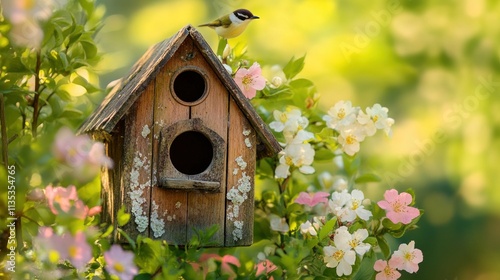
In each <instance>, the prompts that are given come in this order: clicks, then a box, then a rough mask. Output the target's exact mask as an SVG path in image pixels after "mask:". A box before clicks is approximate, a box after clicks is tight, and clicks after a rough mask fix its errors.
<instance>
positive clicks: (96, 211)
mask: <svg viewBox="0 0 500 280" xmlns="http://www.w3.org/2000/svg"><path fill="white" fill-rule="evenodd" d="M101 210H102V207H101V206H94V207H92V208H90V209H89V212H88V213H87V216H89V217H92V216H95V215H97V214H99V213H101Z"/></svg>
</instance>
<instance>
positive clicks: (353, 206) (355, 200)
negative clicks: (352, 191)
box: [352, 199, 359, 210]
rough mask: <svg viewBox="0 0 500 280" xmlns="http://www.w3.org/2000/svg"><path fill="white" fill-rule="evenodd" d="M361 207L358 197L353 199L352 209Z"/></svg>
mask: <svg viewBox="0 0 500 280" xmlns="http://www.w3.org/2000/svg"><path fill="white" fill-rule="evenodd" d="M358 207H359V201H358V200H357V199H353V200H352V210H356V209H358Z"/></svg>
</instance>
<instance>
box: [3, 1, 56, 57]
mask: <svg viewBox="0 0 500 280" xmlns="http://www.w3.org/2000/svg"><path fill="white" fill-rule="evenodd" d="M55 6H56V3H54V1H53V0H16V1H3V2H2V10H3V14H4V16H5V17H6V18H8V19H9V21H10V22H11V23H12V29H11V32H10V38H11V40H12V42H13V43H14V44H16V45H19V46H21V47H28V48H36V49H38V48H40V45H41V43H42V40H43V30H42V27H41V25H40V23H41V22H42V21H46V20H47V19H49V18H50V16H51V15H52V10H53V8H54V7H55Z"/></svg>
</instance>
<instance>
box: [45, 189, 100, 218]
mask: <svg viewBox="0 0 500 280" xmlns="http://www.w3.org/2000/svg"><path fill="white" fill-rule="evenodd" d="M45 198H46V199H47V203H48V204H49V208H50V211H51V212H52V213H53V214H54V215H58V214H62V213H65V214H69V215H71V216H74V217H76V218H78V219H85V218H86V217H87V216H94V215H96V214H98V213H99V212H101V206H95V207H92V208H90V209H89V208H88V206H87V205H85V204H84V203H83V201H82V200H80V199H79V198H78V194H77V192H76V187H75V186H69V187H67V188H63V187H52V185H49V186H47V187H46V188H45Z"/></svg>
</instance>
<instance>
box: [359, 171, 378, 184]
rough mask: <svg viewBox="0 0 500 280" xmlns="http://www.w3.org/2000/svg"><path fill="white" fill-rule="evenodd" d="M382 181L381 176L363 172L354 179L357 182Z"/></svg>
mask: <svg viewBox="0 0 500 280" xmlns="http://www.w3.org/2000/svg"><path fill="white" fill-rule="evenodd" d="M380 181H381V179H380V177H379V176H377V175H375V174H373V173H367V174H363V175H361V176H358V177H357V178H356V179H354V182H355V183H356V184H364V183H373V182H380Z"/></svg>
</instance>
